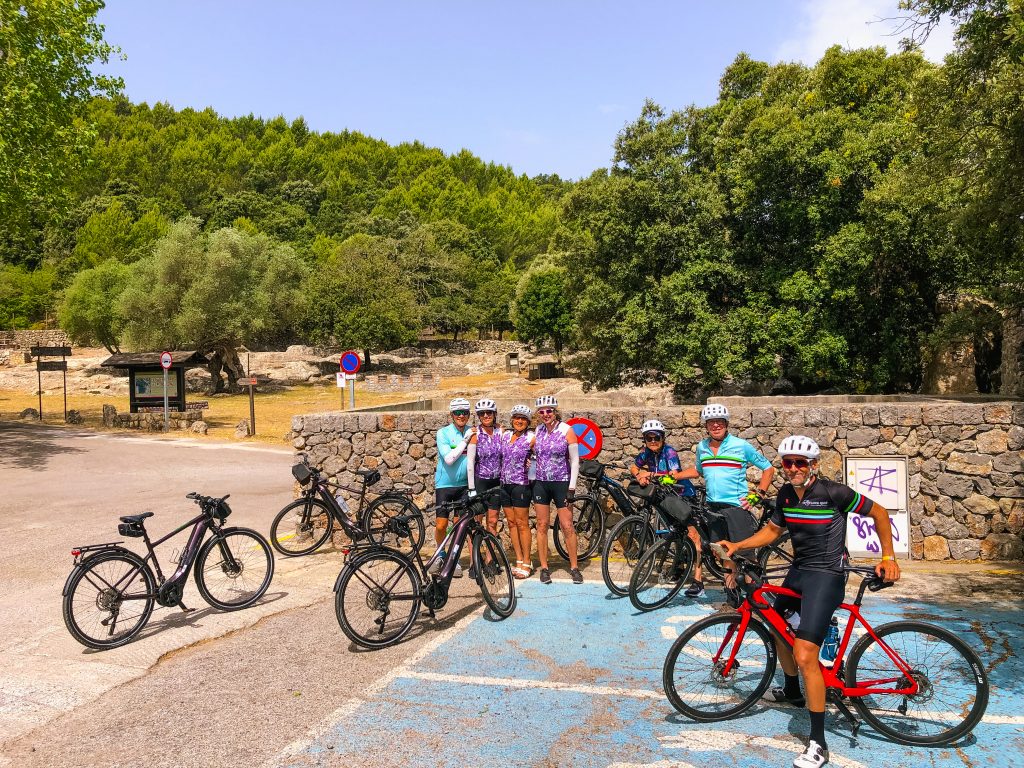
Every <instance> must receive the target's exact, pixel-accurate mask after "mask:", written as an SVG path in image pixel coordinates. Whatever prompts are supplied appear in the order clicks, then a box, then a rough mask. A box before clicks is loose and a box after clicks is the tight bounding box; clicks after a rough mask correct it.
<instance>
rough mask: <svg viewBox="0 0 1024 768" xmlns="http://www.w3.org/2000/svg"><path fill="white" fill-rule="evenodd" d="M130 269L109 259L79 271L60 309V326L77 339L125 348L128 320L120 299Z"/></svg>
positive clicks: (115, 350) (112, 350)
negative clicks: (119, 308)
mask: <svg viewBox="0 0 1024 768" xmlns="http://www.w3.org/2000/svg"><path fill="white" fill-rule="evenodd" d="M130 272H131V268H130V267H128V266H127V265H125V264H122V263H121V262H119V261H118V260H116V259H108V260H106V261H104V262H102V263H100V264H99V265H98V266H96V267H93V268H91V269H84V270H82V271H81V272H79V273H78V274H77V275H75V279H74V280H73V281H72V283H71V285H69V286H68V287H67V288H66V289H65V291H64V295H63V298H62V300H61V304H60V308H59V310H58V313H57V320H58V322H59V323H60V327H61V328H62V329H63V330H64V332H65V333H67V334H68V336H69V337H70V338H71V340H72V341H73V342H75V343H76V344H86V345H89V344H95V343H99V344H102V345H103V346H104V347H106V348H107V350H108V351H110V352H111V353H114V352H120V351H121V349H120V340H121V337H122V334H123V331H124V325H125V321H124V317H123V316H122V315H121V314H120V313H119V312H118V302H119V300H120V298H121V294H122V293H123V292H124V289H125V286H126V285H127V283H128V277H129V274H130Z"/></svg>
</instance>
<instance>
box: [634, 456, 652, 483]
mask: <svg viewBox="0 0 1024 768" xmlns="http://www.w3.org/2000/svg"><path fill="white" fill-rule="evenodd" d="M644 453H645V452H644V451H641V452H640V453H638V454H637V455H636V458H635V459H633V463H632V464H631V465H630V467H629V474H631V475H632V476H633V479H635V480H636V481H637V482H638V483H639V484H640V485H647V483H649V482H650V481H651V472H650V470H649V469H647V465H646V464H645V463H644V460H643V457H644Z"/></svg>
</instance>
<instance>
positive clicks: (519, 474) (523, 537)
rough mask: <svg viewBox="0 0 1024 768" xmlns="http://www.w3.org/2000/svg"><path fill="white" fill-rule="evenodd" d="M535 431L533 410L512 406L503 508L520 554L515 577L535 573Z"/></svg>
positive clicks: (505, 439) (504, 447)
mask: <svg viewBox="0 0 1024 768" xmlns="http://www.w3.org/2000/svg"><path fill="white" fill-rule="evenodd" d="M532 452H533V432H532V431H531V430H530V408H529V406H526V405H515V406H513V407H512V429H507V430H505V432H504V433H503V434H502V436H501V490H502V494H501V505H502V507H504V509H505V519H506V520H508V529H509V538H511V539H512V549H514V550H515V553H516V565H515V568H513V569H512V575H513V576H515V577H516V578H517V579H525V578H528V577H529V575H530V574H531V573H532V572H533V555H532V554H531V552H530V549H531V541H530V538H531V537H530V494H531V488H530V456H531V454H532Z"/></svg>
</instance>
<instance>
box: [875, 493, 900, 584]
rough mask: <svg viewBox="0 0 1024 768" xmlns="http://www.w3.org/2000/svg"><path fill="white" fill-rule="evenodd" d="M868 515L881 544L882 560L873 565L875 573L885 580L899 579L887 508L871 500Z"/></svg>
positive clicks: (898, 567) (898, 568)
mask: <svg viewBox="0 0 1024 768" xmlns="http://www.w3.org/2000/svg"><path fill="white" fill-rule="evenodd" d="M868 515H869V516H870V517H871V519H872V520H874V521H875V531H876V532H877V533H878V543H879V544H881V545H882V562H880V563H879V564H878V565H877V566H875V573H877V574H878V575H879V576H881V577H882V578H883V579H885V580H886V581H899V578H900V566H899V563H897V562H896V551H895V550H894V549H893V546H892V522H891V521H890V520H889V510H887V509H886V508H885V507H883V506H882V505H881V504H878V503H877V502H874V501H872V502H871V509H869V510H868Z"/></svg>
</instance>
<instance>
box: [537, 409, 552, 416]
mask: <svg viewBox="0 0 1024 768" xmlns="http://www.w3.org/2000/svg"><path fill="white" fill-rule="evenodd" d="M554 412H555V409H554V408H538V409H537V415H538V416H547V415H548V414H550V413H554Z"/></svg>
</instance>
